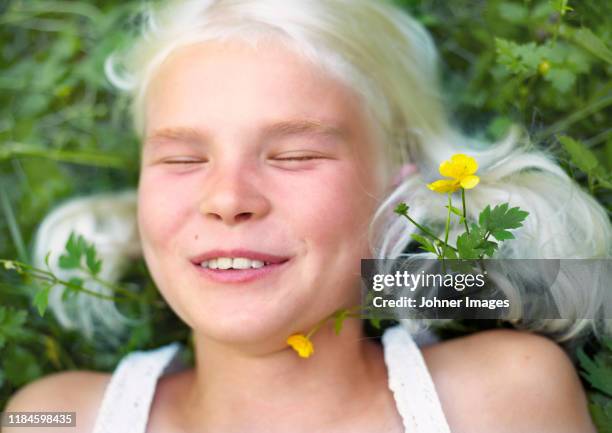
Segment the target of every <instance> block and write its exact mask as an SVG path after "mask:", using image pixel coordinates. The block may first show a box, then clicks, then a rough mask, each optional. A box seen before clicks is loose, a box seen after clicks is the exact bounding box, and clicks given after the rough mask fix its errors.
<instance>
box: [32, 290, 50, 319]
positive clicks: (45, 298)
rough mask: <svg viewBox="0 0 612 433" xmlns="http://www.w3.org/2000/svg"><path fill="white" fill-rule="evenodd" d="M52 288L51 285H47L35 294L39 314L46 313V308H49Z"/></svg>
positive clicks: (35, 304) (35, 303)
mask: <svg viewBox="0 0 612 433" xmlns="http://www.w3.org/2000/svg"><path fill="white" fill-rule="evenodd" d="M50 289H51V286H47V287H45V288H43V289H40V290H39V291H38V292H37V293H36V295H35V296H34V301H33V304H34V306H35V307H36V308H37V309H38V314H40V315H41V316H44V315H45V310H46V309H47V305H48V303H49V290H50Z"/></svg>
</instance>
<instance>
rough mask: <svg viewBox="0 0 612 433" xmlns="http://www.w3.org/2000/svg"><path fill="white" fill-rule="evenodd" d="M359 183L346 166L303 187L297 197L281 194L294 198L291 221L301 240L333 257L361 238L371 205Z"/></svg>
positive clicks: (348, 166) (348, 165) (372, 203)
mask: <svg viewBox="0 0 612 433" xmlns="http://www.w3.org/2000/svg"><path fill="white" fill-rule="evenodd" d="M362 182H363V181H360V179H359V177H358V176H357V175H356V171H355V170H354V168H353V167H352V166H351V165H350V164H347V165H346V166H341V167H336V169H334V170H330V171H329V172H327V173H325V175H324V176H320V177H318V179H317V180H316V182H312V183H308V184H306V185H303V186H302V187H301V188H300V189H299V193H297V194H296V191H292V192H290V191H286V192H284V194H285V196H286V197H294V198H293V200H292V201H293V202H294V205H293V207H292V209H291V212H292V214H293V215H292V218H291V219H292V220H293V221H295V224H297V225H298V227H299V229H300V230H301V231H302V233H301V234H302V235H303V237H305V238H307V239H309V240H310V242H313V243H316V244H317V245H325V247H326V250H328V251H329V252H330V253H331V254H337V253H338V250H339V249H342V248H345V247H346V243H347V242H350V243H354V242H355V241H356V240H357V239H358V238H359V237H361V236H362V235H365V231H364V230H366V229H367V226H368V223H369V217H370V215H371V211H372V206H373V205H374V201H373V200H372V199H371V195H370V194H368V192H367V187H366V185H363V184H362ZM353 250H355V248H354V247H353Z"/></svg>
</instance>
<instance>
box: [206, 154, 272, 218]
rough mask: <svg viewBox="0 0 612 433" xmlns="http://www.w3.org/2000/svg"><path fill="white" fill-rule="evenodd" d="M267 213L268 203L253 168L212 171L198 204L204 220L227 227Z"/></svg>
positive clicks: (238, 166)
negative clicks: (210, 220) (219, 222)
mask: <svg viewBox="0 0 612 433" xmlns="http://www.w3.org/2000/svg"><path fill="white" fill-rule="evenodd" d="M269 210H270V202H269V200H268V197H267V196H266V195H265V191H264V189H263V186H262V185H261V182H260V181H259V178H258V177H257V176H256V170H255V169H254V168H249V167H246V166H245V165H244V164H230V163H228V164H225V165H223V166H221V165H219V166H218V167H216V168H212V167H211V171H210V172H209V176H208V179H207V180H206V187H205V188H204V191H203V194H202V199H201V201H200V212H201V213H202V215H204V217H206V218H210V219H213V220H217V221H221V222H223V223H225V224H227V225H231V226H232V225H236V224H238V223H240V222H245V221H248V220H253V219H259V218H261V217H263V216H264V215H266V214H267V213H268V212H269Z"/></svg>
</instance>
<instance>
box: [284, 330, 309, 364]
mask: <svg viewBox="0 0 612 433" xmlns="http://www.w3.org/2000/svg"><path fill="white" fill-rule="evenodd" d="M287 344H288V345H289V346H291V347H293V350H295V351H296V352H297V353H298V355H300V357H302V358H308V357H309V356H310V355H312V354H313V353H314V347H313V345H312V341H310V339H309V338H308V337H306V336H305V335H304V334H293V335H290V336H289V337H288V338H287Z"/></svg>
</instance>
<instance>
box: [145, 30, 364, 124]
mask: <svg viewBox="0 0 612 433" xmlns="http://www.w3.org/2000/svg"><path fill="white" fill-rule="evenodd" d="M145 102H146V104H145V119H146V128H145V129H146V131H145V134H148V133H150V132H151V130H152V129H153V128H155V129H158V128H171V127H176V126H181V127H194V128H197V127H198V126H199V125H203V124H205V125H206V126H207V127H208V128H214V127H217V126H218V127H222V126H226V127H228V128H229V127H230V126H231V127H232V128H233V130H235V131H236V130H237V129H236V128H238V129H244V128H256V127H257V126H258V125H269V124H271V123H274V122H278V121H283V120H287V119H309V120H311V121H315V122H316V121H318V122H322V123H326V124H330V125H336V126H338V127H340V128H342V129H345V130H346V131H347V132H351V131H352V132H353V133H356V132H357V131H356V130H359V133H363V131H362V129H363V127H364V126H365V124H366V119H365V113H364V111H363V108H362V105H361V99H360V98H359V97H358V96H357V94H356V93H355V92H353V91H352V90H351V89H350V88H349V87H348V86H346V85H345V84H343V83H342V82H341V81H339V80H338V79H336V78H333V77H332V76H331V75H330V74H328V73H326V72H324V71H323V70H322V69H321V68H319V67H316V66H315V65H313V64H312V63H310V62H308V61H306V60H305V59H304V58H303V57H301V56H299V55H298V54H296V53H295V52H293V51H291V50H290V49H289V48H287V47H285V46H283V45H281V44H280V43H274V42H267V41H266V42H265V43H262V44H261V45H260V46H258V47H257V48H255V47H253V46H251V45H249V44H246V43H244V42H240V41H226V42H205V43H197V44H193V45H189V46H185V47H181V48H178V49H176V50H175V51H174V52H173V53H172V54H171V55H170V56H169V57H168V58H167V59H166V60H165V61H164V62H163V63H162V65H161V66H160V67H159V68H158V69H157V71H156V72H155V74H154V76H153V77H152V80H151V83H150V86H149V89H148V92H147V98H146V100H145Z"/></svg>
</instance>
